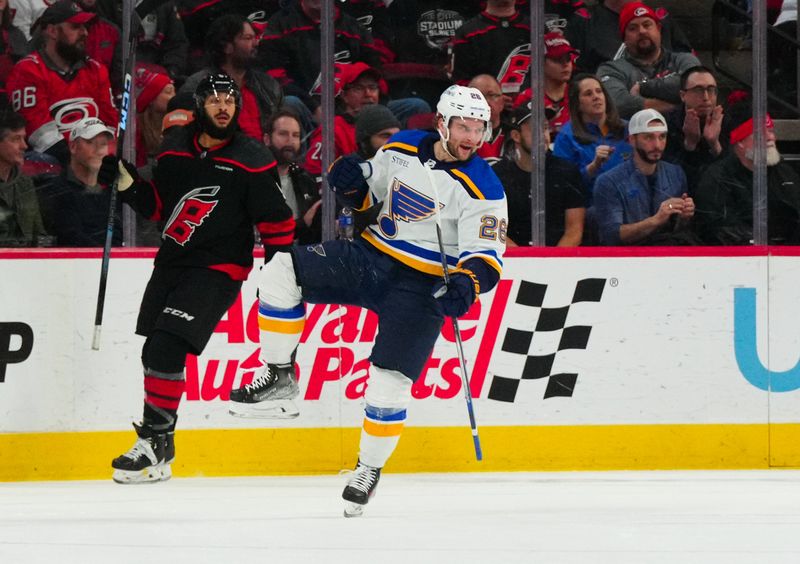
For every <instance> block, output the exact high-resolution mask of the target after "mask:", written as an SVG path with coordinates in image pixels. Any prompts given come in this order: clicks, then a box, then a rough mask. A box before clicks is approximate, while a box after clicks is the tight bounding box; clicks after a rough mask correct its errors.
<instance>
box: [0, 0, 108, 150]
mask: <svg viewBox="0 0 800 564" xmlns="http://www.w3.org/2000/svg"><path fill="white" fill-rule="evenodd" d="M94 17H95V16H94V14H90V13H89V12H84V11H82V10H80V9H79V8H78V7H77V6H76V5H75V4H73V3H72V2H70V1H69V0H59V1H58V2H56V3H55V4H53V5H52V6H50V7H49V8H47V10H45V11H44V13H43V14H42V16H41V17H40V18H39V20H38V26H39V28H40V29H41V33H42V38H43V46H42V47H41V48H40V49H38V50H37V51H34V52H33V53H31V54H30V55H28V56H26V57H25V58H24V59H22V60H21V61H20V62H18V63H17V64H16V65H15V66H14V69H13V70H12V71H11V74H10V75H9V77H8V83H7V85H8V92H9V93H10V98H11V103H12V105H13V106H14V110H15V111H18V112H19V113H20V114H22V117H23V118H25V122H26V124H27V128H26V132H27V134H28V143H29V144H30V145H31V147H32V148H33V150H35V151H38V152H40V153H47V154H49V155H51V156H54V157H56V158H57V159H58V160H59V161H60V162H61V163H62V164H64V165H65V164H66V162H67V161H68V160H69V153H70V151H69V148H68V147H67V141H66V139H67V137H69V133H70V130H71V129H72V128H73V127H74V126H75V124H76V123H77V122H78V120H79V119H81V118H86V117H94V118H98V119H99V120H100V121H102V122H103V123H117V122H118V121H119V118H118V114H117V110H116V108H115V107H114V104H113V102H112V94H111V84H110V83H109V79H108V71H107V70H106V68H105V67H104V66H103V65H101V64H100V63H98V62H97V61H95V60H94V59H91V58H89V57H87V56H86V37H87V35H88V32H87V30H86V24H87V23H88V22H89V21H91V20H92V19H93V18H94Z"/></svg>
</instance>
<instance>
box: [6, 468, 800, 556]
mask: <svg viewBox="0 0 800 564" xmlns="http://www.w3.org/2000/svg"><path fill="white" fill-rule="evenodd" d="M344 481H345V478H344V477H342V476H313V477H264V478H192V479H188V478H173V480H171V481H170V482H166V483H160V484H146V485H125V486H123V485H118V484H114V483H112V482H111V480H110V479H109V480H108V481H103V482H27V483H0V563H2V564H17V563H39V562H43V563H44V562H46V563H48V564H56V563H58V564H60V563H81V564H86V563H136V564H141V563H143V562H145V563H147V562H159V563H169V564H179V563H190V562H191V563H206V562H208V563H211V562H214V563H237V564H238V563H244V564H249V563H275V564H283V563H286V564H303V563H306V562H310V563H313V564H337V563H347V564H353V563H360V562H369V563H371V564H372V563H374V564H393V563H402V564H424V563H428V562H432V563H436V564H448V563H459V564H464V563H478V562H480V563H483V562H486V563H502V564H505V563H517V562H525V563H540V562H541V563H548V564H549V563H562V562H564V563H581V564H583V563H594V562H603V563H606V562H608V563H615V564H616V563H628V562H630V563H633V562H635V563H651V562H654V563H662V562H664V563H666V562H669V563H686V562H690V563H691V562H697V563H703V564H705V563H722V562H724V563H726V564H729V563H738V562H747V563H751V562H752V563H759V564H761V563H770V564H771V563H784V562H786V563H798V562H800V472H798V471H780V470H773V471H719V472H716V471H714V472H710V471H703V472H699V471H693V472H608V473H594V472H593V473H491V474H490V473H486V474H478V473H476V474H384V475H383V476H382V478H381V483H380V485H379V487H378V492H377V495H376V497H375V498H374V499H373V500H372V502H371V503H370V504H369V506H368V507H367V510H366V512H365V516H364V517H362V518H359V519H345V518H344V517H342V501H341V499H340V498H339V495H340V493H341V490H342V488H343V486H344Z"/></svg>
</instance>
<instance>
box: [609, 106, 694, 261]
mask: <svg viewBox="0 0 800 564" xmlns="http://www.w3.org/2000/svg"><path fill="white" fill-rule="evenodd" d="M628 134H629V140H630V144H631V145H632V146H633V159H630V160H628V161H625V162H624V163H623V164H621V165H620V166H618V167H615V168H613V169H611V170H609V171H608V172H605V173H603V174H601V175H600V176H599V177H598V178H597V182H596V184H595V192H594V205H595V216H596V218H597V224H598V229H599V239H600V244H601V245H652V244H676V243H679V242H684V243H685V242H691V238H690V237H687V238H684V237H683V235H685V234H686V233H685V232H686V228H687V227H688V225H689V222H690V220H691V219H692V217H693V216H694V209H695V208H694V201H693V200H692V198H690V197H689V195H688V193H687V187H686V174H684V172H683V169H681V168H680V167H679V166H677V165H674V164H670V163H667V162H664V161H662V160H661V157H662V156H663V154H664V148H665V147H666V144H667V122H666V120H665V119H664V116H662V115H661V114H660V113H659V112H658V111H656V110H653V109H647V110H641V111H639V112H636V113H635V114H634V115H633V117H632V118H631V121H630V122H629V123H628ZM682 232H683V233H682Z"/></svg>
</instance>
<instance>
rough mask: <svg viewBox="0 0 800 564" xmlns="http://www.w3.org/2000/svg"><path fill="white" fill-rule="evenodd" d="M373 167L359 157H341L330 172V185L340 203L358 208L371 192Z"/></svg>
mask: <svg viewBox="0 0 800 564" xmlns="http://www.w3.org/2000/svg"><path fill="white" fill-rule="evenodd" d="M371 175H372V165H371V164H369V163H368V162H367V161H365V160H364V159H362V158H361V157H359V156H358V155H347V156H345V157H339V158H338V159H336V160H335V161H334V163H333V164H332V165H331V168H330V170H329V171H328V184H329V185H330V187H331V190H333V191H334V192H335V193H336V195H337V199H338V200H339V201H340V203H342V204H344V205H346V206H349V207H355V208H358V207H360V206H361V203H362V202H363V201H364V198H365V197H366V195H367V191H368V190H369V185H368V184H367V178H369V177H370V176H371Z"/></svg>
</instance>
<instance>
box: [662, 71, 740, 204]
mask: <svg viewBox="0 0 800 564" xmlns="http://www.w3.org/2000/svg"><path fill="white" fill-rule="evenodd" d="M681 101H682V104H680V105H679V106H678V107H677V108H675V109H674V110H672V111H671V112H669V113H667V114H666V115H665V116H664V117H665V118H667V126H668V127H669V133H668V134H667V148H666V150H665V151H664V160H665V161H667V162H671V163H675V164H677V165H680V166H681V167H682V168H683V171H684V172H685V173H686V179H687V181H688V183H689V193H690V194H693V193H694V189H695V188H696V187H697V183H698V181H699V180H700V175H701V174H702V171H703V170H704V169H705V167H707V166H708V165H709V164H711V163H712V162H713V161H715V160H716V159H717V158H719V157H720V156H721V155H722V154H723V151H725V150H726V149H727V148H728V138H729V136H730V127H729V125H728V121H727V119H726V117H725V115H724V112H723V110H722V106H720V105H719V104H717V81H716V79H715V78H714V75H713V74H712V73H711V70H710V69H708V68H706V67H703V66H699V67H691V68H689V69H687V70H686V71H684V73H683V74H682V75H681Z"/></svg>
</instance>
